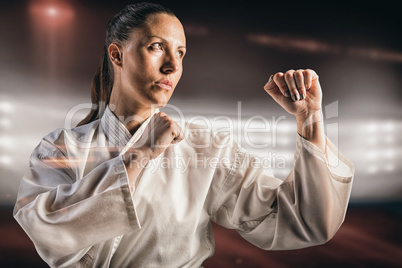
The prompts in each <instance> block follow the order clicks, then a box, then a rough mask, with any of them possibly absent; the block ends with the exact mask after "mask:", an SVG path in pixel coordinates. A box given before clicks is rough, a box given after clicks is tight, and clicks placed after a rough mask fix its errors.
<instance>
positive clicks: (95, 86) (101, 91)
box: [77, 46, 114, 126]
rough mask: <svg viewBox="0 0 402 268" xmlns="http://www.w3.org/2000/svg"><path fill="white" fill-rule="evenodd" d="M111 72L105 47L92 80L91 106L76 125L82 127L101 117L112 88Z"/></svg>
mask: <svg viewBox="0 0 402 268" xmlns="http://www.w3.org/2000/svg"><path fill="white" fill-rule="evenodd" d="M113 80H114V79H113V71H112V68H111V66H110V63H109V54H108V48H107V47H106V46H105V48H104V52H103V56H102V58H101V61H100V65H99V67H98V70H97V71H96V73H95V76H94V78H93V80H92V85H91V102H92V104H93V106H92V108H91V111H90V112H89V114H88V115H87V116H86V117H85V118H84V119H83V120H82V121H81V122H79V123H78V125H77V126H82V125H85V124H87V123H90V122H92V121H95V120H97V119H99V118H101V117H102V115H103V112H104V111H105V109H106V106H107V105H108V104H109V102H110V95H111V93H112V87H113Z"/></svg>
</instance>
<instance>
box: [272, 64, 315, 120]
mask: <svg viewBox="0 0 402 268" xmlns="http://www.w3.org/2000/svg"><path fill="white" fill-rule="evenodd" d="M264 89H265V91H266V92H267V93H268V94H269V95H271V97H272V98H273V99H274V100H275V101H276V102H277V103H278V104H279V105H281V106H282V107H283V108H284V109H285V110H286V111H287V112H289V113H291V114H293V115H295V116H296V117H298V116H302V117H306V118H307V117H308V116H309V115H311V114H313V113H314V112H316V111H319V110H321V101H322V92H321V86H320V83H319V82H318V75H317V74H316V73H315V72H314V71H313V70H310V69H306V70H297V71H295V70H289V71H287V72H285V73H281V72H278V73H276V74H275V75H272V76H271V77H270V79H269V81H268V82H267V84H266V85H265V86H264Z"/></svg>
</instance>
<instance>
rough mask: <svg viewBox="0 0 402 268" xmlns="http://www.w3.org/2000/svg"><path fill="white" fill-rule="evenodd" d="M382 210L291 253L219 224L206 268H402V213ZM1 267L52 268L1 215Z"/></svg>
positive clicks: (362, 214) (359, 213)
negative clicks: (260, 245) (267, 247)
mask: <svg viewBox="0 0 402 268" xmlns="http://www.w3.org/2000/svg"><path fill="white" fill-rule="evenodd" d="M400 211H401V210H399V212H392V211H391V210H388V209H387V210H385V209H381V208H379V207H377V208H375V207H367V206H365V207H356V206H353V207H351V208H350V209H349V210H348V213H347V215H346V220H345V223H344V224H343V225H342V227H341V228H340V229H339V231H338V233H337V234H336V235H335V237H334V238H333V239H332V240H331V241H330V242H328V243H327V244H325V245H321V246H315V247H311V248H306V249H300V250H290V251H264V250H261V249H259V248H257V247H255V246H253V245H251V244H249V243H248V242H246V241H245V240H244V239H242V238H241V237H240V236H239V235H238V234H237V233H236V232H235V231H233V230H227V229H224V228H222V227H220V226H216V225H214V235H215V242H216V251H215V255H214V256H213V258H212V259H209V260H207V261H205V263H204V266H205V267H207V268H208V267H342V268H344V267H346V268H347V267H402V213H401V212H400ZM0 217H1V218H0V227H1V228H0V237H1V242H0V267H2V268H3V267H4V268H6V267H29V268H31V267H48V266H47V265H46V264H45V263H44V262H43V261H42V260H41V259H40V258H39V256H38V255H37V254H36V251H35V249H34V247H33V244H32V242H31V241H30V240H29V238H28V237H27V236H26V235H25V233H24V231H23V230H22V229H21V228H20V227H19V225H18V224H17V223H16V222H15V221H14V219H13V218H12V215H11V211H10V210H7V209H3V210H0Z"/></svg>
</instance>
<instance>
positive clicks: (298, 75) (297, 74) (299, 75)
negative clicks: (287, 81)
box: [293, 70, 303, 78]
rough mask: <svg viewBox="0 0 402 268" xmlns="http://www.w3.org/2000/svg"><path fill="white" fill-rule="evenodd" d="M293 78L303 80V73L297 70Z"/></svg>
mask: <svg viewBox="0 0 402 268" xmlns="http://www.w3.org/2000/svg"><path fill="white" fill-rule="evenodd" d="M293 76H294V77H297V78H303V71H301V70H297V71H295V72H294V74H293Z"/></svg>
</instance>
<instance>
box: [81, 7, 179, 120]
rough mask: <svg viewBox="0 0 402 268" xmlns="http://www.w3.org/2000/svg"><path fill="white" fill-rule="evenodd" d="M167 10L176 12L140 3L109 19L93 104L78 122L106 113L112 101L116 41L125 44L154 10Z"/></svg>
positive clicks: (97, 73)
mask: <svg viewBox="0 0 402 268" xmlns="http://www.w3.org/2000/svg"><path fill="white" fill-rule="evenodd" d="M160 13H165V14H169V15H172V16H175V15H174V13H173V11H172V10H170V9H169V8H166V7H163V6H161V5H159V4H154V3H137V4H131V5H128V6H126V7H125V8H123V9H122V10H121V11H120V12H119V13H118V14H116V15H115V16H114V17H113V18H112V19H111V20H110V21H109V23H108V26H107V30H106V38H105V44H104V48H103V56H102V58H101V62H100V66H99V68H98V70H97V71H96V73H95V76H94V78H93V81H92V85H91V101H92V104H93V106H92V108H91V111H90V112H89V114H88V115H87V116H86V117H85V118H84V119H83V120H82V121H81V122H79V123H78V125H77V126H81V125H84V124H87V123H90V122H92V121H94V120H96V119H98V118H100V117H102V114H103V112H104V111H105V108H106V106H107V105H108V104H109V101H110V95H111V93H112V87H113V82H114V75H113V66H112V63H111V62H110V59H109V53H108V48H109V45H110V44H112V43H116V44H119V45H122V44H123V43H124V41H126V40H127V39H128V38H129V37H130V33H131V32H132V31H133V30H134V29H135V28H141V27H143V26H144V24H145V22H146V20H147V18H148V17H149V16H150V15H153V14H160Z"/></svg>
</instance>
